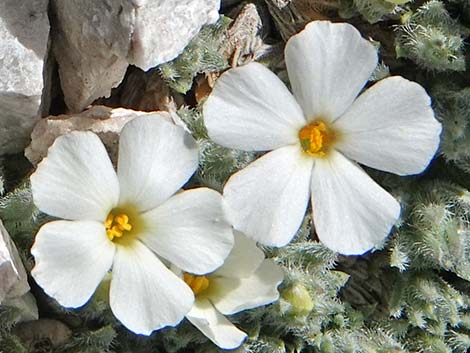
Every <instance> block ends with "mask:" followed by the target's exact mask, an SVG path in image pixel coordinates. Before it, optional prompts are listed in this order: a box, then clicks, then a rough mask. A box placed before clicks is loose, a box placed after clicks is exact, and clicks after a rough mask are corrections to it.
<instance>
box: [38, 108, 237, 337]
mask: <svg viewBox="0 0 470 353" xmlns="http://www.w3.org/2000/svg"><path fill="white" fill-rule="evenodd" d="M197 165H198V150H197V145H196V143H195V141H194V139H193V138H192V137H191V136H190V135H189V134H188V133H187V132H185V131H184V129H183V128H182V127H179V126H176V125H174V124H173V123H171V122H169V121H166V120H165V119H163V118H161V117H159V116H157V117H155V116H146V117H139V118H136V119H134V120H133V121H131V122H129V123H128V124H126V126H125V127H124V128H123V130H122V132H121V136H120V141H119V160H118V167H117V173H116V172H115V170H114V168H113V166H112V164H111V161H110V159H109V157H108V155H107V153H106V150H105V148H104V146H103V144H102V143H101V141H100V139H99V138H98V136H97V135H95V134H93V133H91V132H72V133H70V134H67V135H64V136H61V137H59V138H57V139H56V141H55V142H54V144H53V145H52V146H51V147H50V149H49V152H48V155H47V157H46V158H45V159H44V160H43V161H42V162H41V163H40V164H39V166H38V168H37V170H36V171H35V173H34V174H33V175H32V176H31V187H32V192H33V199H34V202H35V204H36V206H37V207H38V208H39V209H40V210H41V211H43V212H45V213H47V214H49V215H52V216H54V217H58V218H64V219H65V220H57V221H52V222H49V223H46V224H45V225H44V226H42V227H41V228H40V230H39V232H38V234H37V236H36V239H35V242H34V245H33V247H32V250H31V252H32V254H33V255H34V258H35V262H36V265H35V267H34V268H33V270H32V275H33V277H34V279H35V280H36V282H37V283H38V284H39V285H40V286H41V287H42V288H43V289H44V291H45V292H46V293H47V294H48V295H50V296H51V297H53V298H55V299H56V300H57V301H58V302H59V303H60V304H61V305H63V306H65V307H72V308H75V307H80V306H82V305H84V304H85V303H86V302H87V301H88V300H89V299H90V297H91V295H92V294H93V293H94V291H95V289H96V288H97V286H98V285H99V284H100V282H101V280H102V279H103V277H104V276H105V275H106V274H107V273H108V271H109V270H110V269H111V268H112V280H111V285H110V294H109V295H110V306H111V310H112V311H113V313H114V315H115V316H116V318H117V319H119V320H120V321H121V322H122V323H123V324H124V325H125V326H126V327H127V328H128V329H130V330H132V331H133V332H135V333H140V334H150V333H151V332H152V331H153V330H155V329H158V328H161V327H164V326H167V325H176V324H177V323H178V322H180V321H181V319H182V318H184V315H185V314H186V313H187V312H188V311H189V310H190V309H191V307H192V305H193V301H194V295H193V292H192V290H191V289H190V287H189V286H188V285H187V284H186V283H185V282H184V281H183V280H182V279H181V278H179V277H178V276H176V275H175V274H174V273H173V272H172V271H170V270H169V269H168V267H167V266H168V265H170V264H174V265H176V266H178V267H179V268H182V269H183V270H184V271H188V272H191V273H195V274H201V275H202V274H205V273H208V272H211V271H213V270H215V269H216V268H217V267H219V266H221V265H222V263H223V261H224V259H225V258H226V257H227V255H228V254H229V252H230V250H231V248H232V246H233V234H232V231H231V227H230V225H229V224H228V223H226V221H225V218H224V212H223V207H222V196H221V195H220V194H219V193H217V192H215V191H212V190H209V189H207V188H198V189H192V190H187V191H183V192H179V193H176V192H177V191H179V189H180V188H181V187H182V186H183V184H185V183H186V181H187V180H188V179H189V178H190V177H191V175H192V174H193V173H194V172H195V170H196V168H197Z"/></svg>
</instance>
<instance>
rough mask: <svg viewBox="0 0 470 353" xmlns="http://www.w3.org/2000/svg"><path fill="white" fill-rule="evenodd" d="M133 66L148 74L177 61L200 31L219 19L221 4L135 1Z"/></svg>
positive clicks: (211, 1)
mask: <svg viewBox="0 0 470 353" xmlns="http://www.w3.org/2000/svg"><path fill="white" fill-rule="evenodd" d="M134 3H136V5H137V6H136V22H135V28H134V32H133V37H132V52H131V55H130V56H129V58H130V60H129V63H131V64H134V65H136V66H138V67H140V68H141V69H142V70H144V71H146V70H148V69H150V68H152V67H155V66H157V65H159V64H161V63H164V62H166V61H169V60H172V59H174V58H175V57H176V56H178V54H179V53H181V52H182V51H183V49H184V47H185V46H186V45H187V44H188V43H189V41H190V40H191V38H192V37H194V36H195V35H196V34H197V32H199V30H200V28H201V27H202V26H203V25H205V24H209V23H214V22H216V21H217V19H218V18H219V12H218V10H219V6H220V0H178V1H175V0H160V1H151V0H134Z"/></svg>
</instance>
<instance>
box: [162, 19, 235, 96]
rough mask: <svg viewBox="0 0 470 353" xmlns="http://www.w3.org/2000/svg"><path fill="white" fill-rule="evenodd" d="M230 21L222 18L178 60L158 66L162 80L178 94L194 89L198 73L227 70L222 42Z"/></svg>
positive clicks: (203, 30)
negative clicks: (194, 79)
mask: <svg viewBox="0 0 470 353" xmlns="http://www.w3.org/2000/svg"><path fill="white" fill-rule="evenodd" d="M230 22H231V20H230V19H229V18H228V17H225V16H221V17H220V19H219V21H218V22H217V23H215V24H213V25H208V26H205V27H204V28H203V29H202V30H201V31H200V32H199V34H198V35H196V37H194V38H193V39H192V40H191V42H190V43H189V44H188V46H187V47H186V48H185V50H184V51H183V52H182V53H181V54H180V56H178V57H177V58H176V59H175V60H173V61H171V62H169V63H166V64H163V65H161V66H160V67H159V69H160V73H161V75H162V77H163V79H164V80H165V81H166V82H167V83H168V85H169V86H170V87H171V88H172V89H174V90H175V91H177V92H180V93H186V92H187V91H189V90H190V89H191V86H192V84H193V78H194V77H195V76H196V74H198V73H209V72H214V71H220V70H223V69H225V68H226V67H227V59H226V58H225V57H224V56H223V52H222V42H223V40H224V39H225V31H226V30H227V28H228V25H229V24H230Z"/></svg>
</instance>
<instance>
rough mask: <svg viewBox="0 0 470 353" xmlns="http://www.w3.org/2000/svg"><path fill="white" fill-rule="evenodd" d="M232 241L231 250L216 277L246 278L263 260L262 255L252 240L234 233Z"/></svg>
mask: <svg viewBox="0 0 470 353" xmlns="http://www.w3.org/2000/svg"><path fill="white" fill-rule="evenodd" d="M234 240H235V242H234V244H233V249H232V251H231V252H230V254H229V255H228V257H227V258H226V259H225V262H224V265H223V266H222V267H221V268H219V269H218V270H217V272H216V274H217V276H224V277H234V278H242V277H248V276H250V275H251V274H253V272H255V271H256V269H257V268H258V267H259V266H260V265H261V263H262V262H263V260H264V253H263V252H262V251H261V250H260V249H259V248H258V247H257V246H256V242H255V241H254V240H252V239H249V238H247V237H246V236H245V235H244V234H243V233H240V232H237V231H235V232H234Z"/></svg>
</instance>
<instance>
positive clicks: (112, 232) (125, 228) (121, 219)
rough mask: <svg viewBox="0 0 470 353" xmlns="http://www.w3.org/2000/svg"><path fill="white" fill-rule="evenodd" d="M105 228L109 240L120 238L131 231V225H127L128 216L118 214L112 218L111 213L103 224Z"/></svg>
mask: <svg viewBox="0 0 470 353" xmlns="http://www.w3.org/2000/svg"><path fill="white" fill-rule="evenodd" d="M104 225H105V227H106V234H107V235H108V238H109V240H113V239H114V238H121V237H122V236H123V235H124V234H125V232H129V231H130V230H132V225H131V224H130V223H129V216H128V215H127V214H125V213H119V214H118V215H117V216H114V215H113V214H112V213H110V214H109V215H108V217H107V218H106V221H105V222H104Z"/></svg>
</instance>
